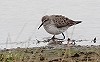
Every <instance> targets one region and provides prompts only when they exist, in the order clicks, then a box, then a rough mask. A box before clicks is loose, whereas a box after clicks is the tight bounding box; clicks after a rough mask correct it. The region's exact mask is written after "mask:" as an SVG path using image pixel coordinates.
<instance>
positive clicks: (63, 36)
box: [51, 33, 65, 40]
mask: <svg viewBox="0 0 100 62" xmlns="http://www.w3.org/2000/svg"><path fill="white" fill-rule="evenodd" d="M62 35H63V37H64V38H63V39H58V38H55V35H54V36H53V37H52V38H51V39H52V40H54V39H57V40H64V39H65V35H64V33H62Z"/></svg>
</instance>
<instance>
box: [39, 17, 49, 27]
mask: <svg viewBox="0 0 100 62" xmlns="http://www.w3.org/2000/svg"><path fill="white" fill-rule="evenodd" d="M48 20H49V16H48V15H46V16H43V17H42V23H41V25H40V26H39V28H40V27H41V26H42V25H43V24H44V23H46V22H47V21H48ZM39 28H38V29H39Z"/></svg>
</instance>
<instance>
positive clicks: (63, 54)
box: [0, 46, 100, 62]
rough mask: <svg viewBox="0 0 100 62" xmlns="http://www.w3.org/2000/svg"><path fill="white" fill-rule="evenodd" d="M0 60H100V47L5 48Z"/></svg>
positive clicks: (74, 61)
mask: <svg viewBox="0 0 100 62" xmlns="http://www.w3.org/2000/svg"><path fill="white" fill-rule="evenodd" d="M0 62H100V47H97V46H95V47H94V46H93V47H78V46H77V47H71V48H70V49H53V48H52V49H49V48H46V47H34V48H16V49H5V50H1V51H0Z"/></svg>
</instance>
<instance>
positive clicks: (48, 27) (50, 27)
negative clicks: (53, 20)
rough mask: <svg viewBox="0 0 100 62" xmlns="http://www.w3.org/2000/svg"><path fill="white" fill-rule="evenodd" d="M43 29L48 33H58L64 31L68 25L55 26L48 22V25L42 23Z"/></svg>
mask: <svg viewBox="0 0 100 62" xmlns="http://www.w3.org/2000/svg"><path fill="white" fill-rule="evenodd" d="M44 29H45V30H46V31H47V32H48V33H50V34H53V35H58V34H61V33H63V32H64V31H66V30H67V29H68V27H62V28H57V27H56V26H55V25H53V24H48V25H44Z"/></svg>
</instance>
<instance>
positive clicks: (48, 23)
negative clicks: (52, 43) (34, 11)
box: [38, 15, 82, 40]
mask: <svg viewBox="0 0 100 62" xmlns="http://www.w3.org/2000/svg"><path fill="white" fill-rule="evenodd" d="M81 22H82V21H73V20H71V19H69V18H67V17H65V16H62V15H50V16H49V15H45V16H43V17H42V24H41V25H40V26H39V28H40V27H41V26H42V25H43V27H44V29H45V30H46V31H47V32H48V33H50V34H53V35H54V36H53V37H52V39H55V35H58V34H62V35H63V36H64V34H63V32H65V31H66V30H67V29H68V28H69V27H71V26H73V25H76V24H79V23H81ZM39 28H38V29H39ZM63 39H65V36H64V38H63ZM63 39H62V40H63Z"/></svg>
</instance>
